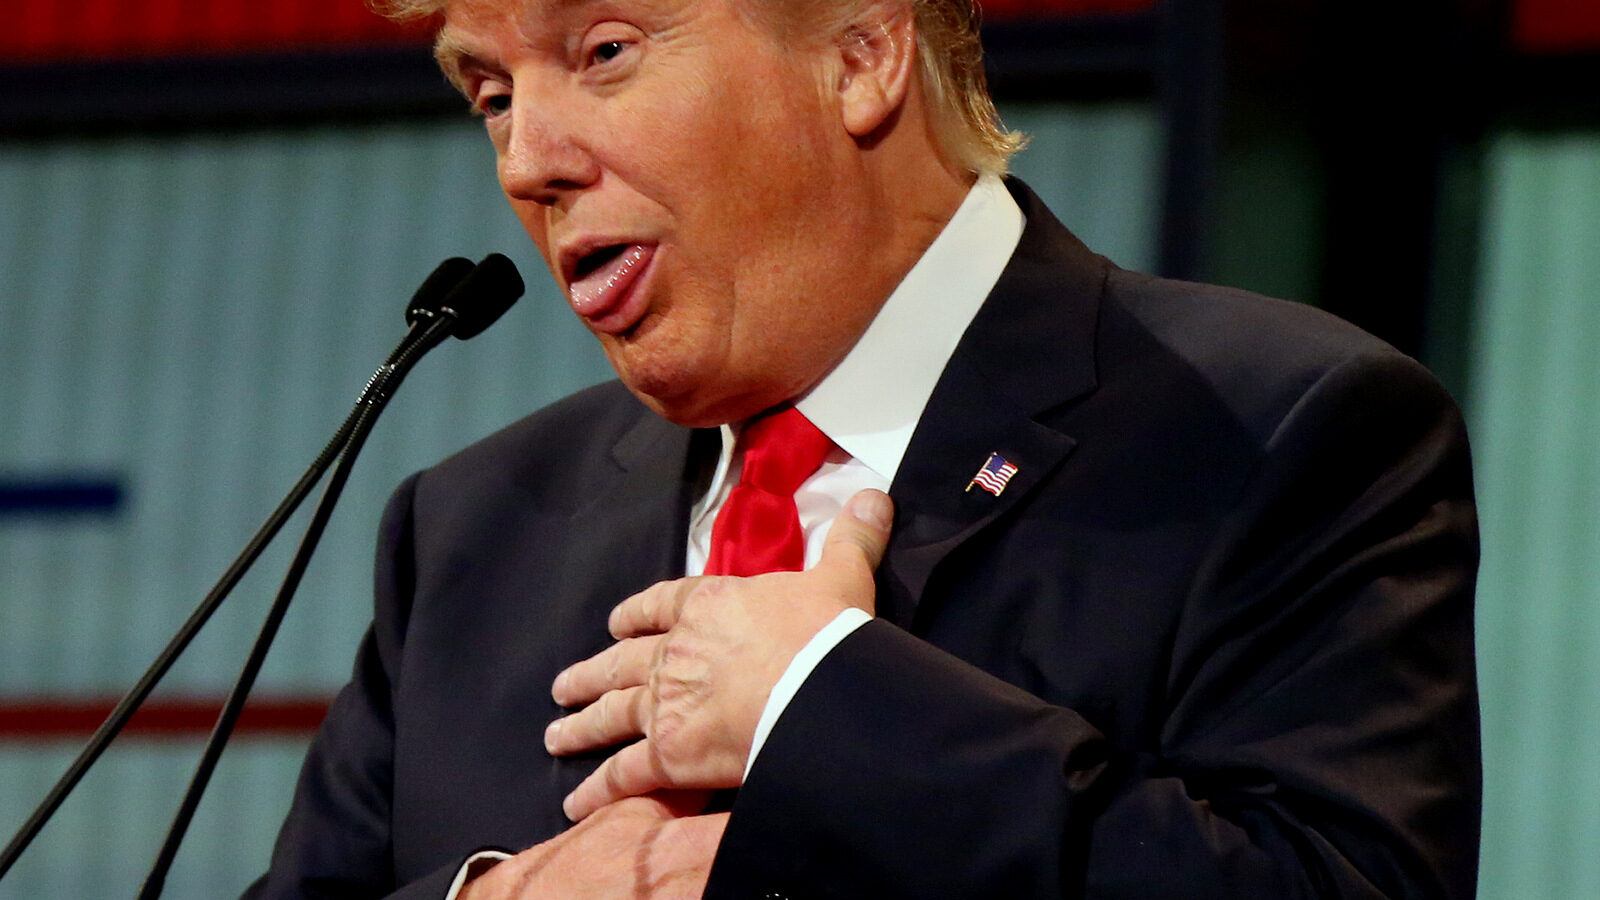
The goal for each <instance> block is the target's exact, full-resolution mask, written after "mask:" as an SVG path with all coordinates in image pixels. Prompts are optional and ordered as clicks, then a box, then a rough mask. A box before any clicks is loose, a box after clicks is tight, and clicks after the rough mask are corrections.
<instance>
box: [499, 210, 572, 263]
mask: <svg viewBox="0 0 1600 900" xmlns="http://www.w3.org/2000/svg"><path fill="white" fill-rule="evenodd" d="M510 203H511V211H512V213H514V214H515V215H516V217H517V221H518V222H521V223H522V230H523V231H526V232H527V233H528V237H529V238H531V239H532V240H533V245H534V246H535V247H537V248H539V255H540V256H542V257H544V264H545V266H546V267H548V268H549V269H550V273H551V274H552V275H555V276H556V280H557V281H560V276H559V275H558V274H557V273H556V265H555V259H554V257H553V255H552V253H551V250H550V240H549V237H550V233H549V225H548V221H547V219H546V212H545V208H544V207H543V206H540V205H539V204H537V203H528V202H525V201H519V200H511V201H510Z"/></svg>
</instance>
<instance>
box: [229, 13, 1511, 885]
mask: <svg viewBox="0 0 1600 900" xmlns="http://www.w3.org/2000/svg"><path fill="white" fill-rule="evenodd" d="M442 6H443V8H442V12H443V26H442V30H441V33H440V38H439V55H440V59H441V62H442V64H443V67H444V69H445V71H446V73H447V74H448V75H449V76H450V77H451V79H452V80H453V81H454V82H455V83H456V84H457V85H458V86H460V88H461V89H462V91H463V92H464V93H465V94H466V96H467V97H468V98H469V99H470V100H471V101H472V103H473V106H474V108H475V109H476V110H477V111H478V112H479V113H481V114H482V115H483V116H484V118H485V120H486V126H487V129H488V132H489V136H490V138H491V140H492V141H493V143H494V145H495V149H496V152H497V157H498V166H499V175H500V180H501V184H502V186H503V187H504V189H505V192H506V194H507V196H508V198H509V199H510V202H511V204H512V207H513V209H514V210H515V211H516V212H517V214H518V216H519V217H520V219H521V221H522V222H523V224H524V225H525V227H526V228H527V230H528V233H529V234H530V236H531V237H532V238H533V240H534V242H535V244H537V245H538V247H539V249H540V251H541V253H542V254H543V255H544V257H545V260H546V262H547V263H548V264H549V266H550V268H551V271H552V272H553V273H554V275H555V277H556V279H557V281H558V283H559V284H560V285H561V287H562V288H563V289H564V290H565V291H566V293H567V296H568V298H569V301H570V303H571V305H572V307H573V309H574V311H575V312H576V313H577V314H578V315H579V316H580V317H581V318H582V319H583V320H584V322H585V323H586V324H587V325H588V326H589V328H590V329H591V330H592V331H593V332H594V333H595V334H596V335H597V337H598V338H599V340H600V341H601V344H602V346H603V347H604V348H605V351H606V353H607V355H608V357H609V358H610V360H611V362H612V364H613V365H614V367H615V368H616V370H617V372H618V374H619V375H620V376H621V384H622V385H623V386H625V387H626V390H623V388H622V387H619V386H618V385H615V384H613V385H605V386H601V387H598V388H594V389H591V390H589V391H586V392H583V393H581V394H579V395H577V396H575V397H573V398H569V399H568V400H567V401H563V402H562V403H560V404H557V405H556V406H554V407H551V408H550V409H548V410H545V411H543V412H541V413H539V414H536V415H535V416H533V417H530V418H529V419H527V420H525V421H524V422H521V423H518V424H517V425H514V426H512V427H511V428H509V429H507V430H506V431H504V432H502V433H500V434H498V435H496V436H493V437H491V438H489V439H487V440H486V441H484V442H482V443H480V444H478V445H476V446H474V447H473V448H469V449H468V450H467V451H464V452H463V453H462V454H460V455H458V456H457V457H454V458H452V459H451V460H447V461H446V462H444V463H442V464H440V465H439V466H438V467H435V468H434V469H431V470H429V471H427V472H424V473H421V474H420V475H419V476H414V477H413V478H412V479H411V480H409V481H408V482H406V484H404V485H403V486H402V487H401V489H400V490H399V492H397V494H396V497H395V499H394V500H393V501H392V502H391V504H390V508H389V511H388V513H387V514H386V516H385V521H384V524H383V528H382V537H381V549H380V557H379V577H378V598H377V616H376V618H375V620H374V625H373V629H372V631H371V632H370V634H369V636H368V638H367V640H366V641H365V643H364V644H363V647H362V650H361V653H360V656H359V658H358V661H357V666H356V673H355V678H354V680H353V681H352V683H351V685H350V686H349V687H348V688H346V690H345V691H344V692H343V693H341V695H340V697H339V699H338V701H337V702H336V703H335V705H334V708H333V709H332V711H331V712H330V715H329V719H328V722H327V723H326V724H325V725H324V728H323V731H322V733H321V735H320V736H319V738H318V740H317V742H316V743H315V745H314V746H313V748H312V750H311V753H310V755H309V757H308V760H307V763H306V768H305V771H304V772H303V774H302V779H301V784H300V787H299V790H298V792H297V796H296V800H295V805H294V808H293V810H292V811H291V813H290V816H289V820H288V822H287V823H286V825H285V828H284V832H283V834H282V835H281V837H280V839H279V843H278V846H277V849H276V850H275V853H274V858H273V865H272V870H271V871H270V872H269V874H268V876H267V877H266V878H265V879H263V881H262V882H261V883H260V884H258V885H257V887H256V888H255V889H254V890H255V892H256V895H257V896H269V897H305V896H329V897H360V896H384V895H391V894H392V895H393V896H397V897H441V896H446V895H447V894H449V893H451V892H459V894H458V895H459V896H462V897H471V898H484V897H488V898H495V897H566V896H600V897H614V896H637V897H645V896H663V897H683V896H698V895H700V894H701V893H702V892H703V893H704V894H705V895H706V896H715V897H763V896H766V897H892V896H906V897H979V896H983V897H1045V896H1079V895H1087V896H1130V897H1158V896H1172V897H1202V896H1219V897H1221V896H1265V897H1278V896H1311V895H1321V896H1402V895H1403V896H1430V897H1460V896H1467V895H1470V894H1471V893H1472V891H1473V889H1474V881H1475V867H1476V850H1477V822H1478V791H1479V779H1480V775H1479V768H1478V745H1477V719H1476V716H1477V712H1476V694H1475V688H1474V684H1473V670H1472V637H1471V599H1472V581H1473V572H1474V568H1475V562H1476V554H1477V545H1476V526H1475V519H1474V513H1473V506H1472V500H1471V485H1470V473H1469V467H1468V462H1467V456H1466V446H1465V438H1464V435H1463V431H1462V427H1461V423H1460V419H1459V416H1458V415H1457V414H1456V412H1455V410H1454V408H1453V406H1452V405H1451V404H1450V402H1449V400H1448V398H1447V397H1445V395H1444V394H1443V392H1442V391H1441V390H1440V389H1439V388H1438V386H1437V385H1436V384H1435V383H1434V382H1433V380H1432V379H1431V378H1430V377H1429V376H1428V375H1427V374H1426V373H1425V372H1423V371H1422V370H1421V368H1420V367H1419V366H1417V365H1416V364H1415V363H1413V362H1412V361H1410V360H1408V359H1406V358H1404V357H1402V356H1401V355H1399V354H1397V353H1395V352H1394V351H1393V350H1391V349H1389V348H1387V347H1386V346H1384V345H1382V344H1381V343H1379V342H1377V341H1375V340H1373V339H1372V338H1370V337H1367V336H1365V335H1363V334H1361V333H1359V332H1357V331H1355V330H1354V329H1352V328H1350V327H1348V326H1346V325H1343V324H1342V323H1339V322H1337V321H1335V320H1332V319H1330V318H1328V317H1326V316H1323V315H1321V314H1319V313H1316V312H1315V311H1312V310H1308V309H1305V308H1303V307H1297V306H1292V305H1289V304H1282V303H1278V302H1276V301H1269V300H1264V299H1261V298H1257V297H1253V296H1249V295H1244V294H1241V293H1238V292H1232V291H1226V290H1222V289H1215V288H1207V287H1203V286H1197V285H1183V284H1175V283H1170V282H1165V281H1162V280H1159V279H1153V278H1148V277H1145V276H1139V275H1134V274H1131V273H1126V272H1122V271H1120V270H1118V269H1116V268H1115V267H1113V266H1111V265H1110V264H1109V263H1108V262H1106V261H1105V260H1103V259H1101V258H1099V257H1096V256H1094V255H1093V254H1091V253H1089V252H1088V251H1087V250H1086V249H1084V248H1083V247H1082V245H1081V244H1079V243H1078V242H1077V241H1076V240H1075V239H1074V238H1072V236H1071V235H1069V234H1068V233H1067V232H1066V231H1065V230H1064V229H1063V228H1062V227H1061V226H1060V225H1059V224H1058V223H1057V222H1056V221H1055V220H1054V219H1053V218H1052V217H1051V216H1050V214H1049V212H1048V211H1047V210H1045V209H1044V208H1043V207H1042V205H1040V204H1039V202H1038V200H1037V199H1036V198H1034V197H1033V196H1032V195H1031V194H1030V193H1029V192H1028V191H1027V189H1026V188H1025V187H1023V186H1021V185H1020V184H1017V183H1014V182H1012V183H1009V184H1006V185H1002V184H1001V182H1000V181H999V180H998V178H996V177H995V175H996V173H998V172H999V171H1001V170H1002V169H1003V167H1004V163H1005V158H1006V155H1007V154H1008V153H1009V152H1010V151H1011V150H1012V149H1014V147H1015V141H1014V139H1012V138H1011V137H1010V136H1009V135H1007V134H1006V133H1005V132H1003V131H1002V130H1000V129H999V128H998V127H997V126H996V125H995V120H994V116H993V110H992V107H991V106H990V105H989V103H988V99H987V97H986V96H985V95H984V93H983V89H982V76H981V67H980V65H979V61H978V50H977V43H976V32H975V30H974V27H973V25H972V21H971V10H970V8H969V7H968V6H967V5H966V3H965V2H964V0H826V2H816V3H800V2H798V0H793V2H791V0H444V2H443V4H442ZM641 404H642V405H641ZM796 411H797V412H796ZM799 414H803V416H804V419H800V416H799ZM796 420H799V421H800V422H801V423H802V424H799V425H796V426H795V427H797V428H808V427H810V426H806V425H804V424H803V423H804V421H805V420H809V421H810V422H811V423H814V425H815V426H816V428H817V429H820V431H821V433H822V434H823V435H825V437H826V439H827V440H825V441H823V442H822V443H821V444H820V445H819V446H820V450H819V451H818V456H819V458H820V459H821V463H820V468H818V467H817V463H815V462H812V463H808V464H807V465H806V466H805V467H803V469H804V471H802V472H800V473H799V475H798V476H797V478H798V479H799V481H800V483H799V486H798V488H794V487H785V488H783V489H782V490H781V491H779V490H777V489H771V490H770V491H769V493H775V494H781V495H783V497H782V501H783V502H784V503H787V502H789V497H788V494H789V493H790V492H792V494H793V502H794V505H795V511H794V512H791V513H789V514H788V515H789V517H790V519H791V520H792V521H793V520H796V519H797V521H798V524H797V525H795V526H794V531H793V533H791V534H790V535H789V536H788V537H785V538H784V540H786V541H790V542H791V543H792V544H793V547H790V548H789V549H790V550H792V551H793V552H794V553H796V554H802V553H803V556H804V562H805V565H806V569H805V571H803V572H797V571H778V572H773V573H771V574H749V575H743V574H721V575H716V576H702V577H691V578H680V577H679V576H682V575H684V574H686V573H687V574H689V575H699V574H700V573H701V572H704V571H712V572H719V573H723V572H735V573H738V572H741V571H744V570H741V569H739V568H738V567H728V566H726V565H725V564H724V563H725V561H726V559H727V558H728V556H729V554H730V553H732V552H733V551H729V550H728V549H727V548H728V547H729V546H732V544H730V540H731V539H730V538H728V537H727V532H725V531H724V530H723V529H724V526H723V525H722V524H721V523H722V522H723V521H725V519H724V516H725V514H726V515H727V516H728V518H732V517H733V514H731V513H730V512H729V511H730V510H731V509H733V508H735V507H738V506H740V504H742V503H744V502H745V501H743V500H739V499H737V498H736V495H738V494H739V492H740V491H741V490H742V489H744V488H745V487H746V484H745V476H746V475H749V476H750V478H751V479H752V480H754V479H755V478H756V477H757V476H756V475H755V472H756V470H757V469H758V468H760V467H764V466H767V465H768V462H767V461H766V460H767V459H768V457H767V456H766V454H768V453H769V452H776V451H773V450H772V448H773V447H788V446H789V445H791V444H793V443H796V442H797V441H799V440H800V438H798V437H797V438H795V439H793V440H791V439H789V438H784V439H783V440H773V441H768V440H767V439H766V437H765V436H766V435H768V434H770V433H772V432H773V431H774V429H776V428H777V427H778V426H777V424H776V423H779V422H780V421H781V422H785V423H794V422H796ZM783 427H785V428H788V427H789V425H788V424H785V425H784V426H783ZM795 434H797V435H798V434H800V432H795ZM807 440H809V438H807ZM812 470H815V471H812ZM807 473H810V474H807ZM874 488H876V489H877V490H873V489H874ZM863 489H866V490H863ZM884 489H887V490H888V493H889V496H890V497H892V498H893V501H892V504H891V502H890V500H889V499H888V497H885V496H884V495H883V494H882V493H880V492H879V491H882V490H884ZM891 522H892V524H891ZM733 543H737V542H736V541H735V542H733ZM785 552H789V551H788V550H786V551H785ZM798 565H799V563H798V562H796V563H795V564H794V565H788V566H784V565H780V566H778V568H790V569H793V568H797V567H798ZM769 568H772V567H770V566H764V567H757V568H754V569H751V570H749V571H753V572H763V571H767V569H769ZM870 613H875V614H876V618H874V617H873V616H872V615H870ZM568 711H570V714H566V713H568ZM547 726H548V727H547ZM541 732H542V733H543V740H542V742H541V740H540V739H539V737H538V735H539V734H540V733H541ZM541 743H542V745H541ZM618 746H622V747H623V749H621V750H617V749H616V748H617V747H618ZM728 788H738V791H737V794H736V795H734V796H733V798H732V800H731V809H729V800H728V796H729V795H728V794H726V793H724V794H719V795H715V796H713V795H712V794H711V793H710V792H712V791H717V790H720V789H728ZM572 821H576V822H577V824H576V825H573V824H572ZM484 847H495V848H498V850H497V851H494V852H489V853H478V852H476V851H478V850H480V849H482V848H484Z"/></svg>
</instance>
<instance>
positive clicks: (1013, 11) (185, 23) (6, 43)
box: [0, 0, 1592, 62]
mask: <svg viewBox="0 0 1600 900" xmlns="http://www.w3.org/2000/svg"><path fill="white" fill-rule="evenodd" d="M1542 2H1555V3H1559V2H1562V0H1542ZM1572 2H1574V3H1578V2H1584V3H1588V2H1592V0H1572ZM980 3H981V6H982V9H983V14H984V17H985V18H986V19H988V20H991V21H1005V20H1015V19H1029V18H1034V19H1039V18H1055V17H1062V16H1077V15H1100V14H1125V13H1138V12H1144V11H1146V10H1149V9H1151V8H1152V7H1154V6H1155V4H1156V0H980ZM17 5H18V6H20V9H17V10H8V13H10V15H9V17H8V20H7V21H6V23H5V25H4V26H3V27H0V62H4V61H11V62H23V61H41V60H72V59H127V58H142V57H152V56H190V55H196V54H203V55H217V54H224V55H225V54H230V53H250V52H261V51H283V50H317V49H326V48H350V47H370V46H381V45H393V44H418V43H427V41H428V40H429V39H430V36H431V28H430V27H429V26H428V25H427V24H412V25H404V26H402V25H397V24H395V23H393V22H390V21H388V20H386V19H384V18H383V17H382V16H379V15H378V14H377V13H374V12H372V11H371V10H370V9H368V8H367V6H366V0H27V2H24V3H21V4H17Z"/></svg>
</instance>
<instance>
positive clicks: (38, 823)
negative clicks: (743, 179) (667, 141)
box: [0, 257, 473, 878]
mask: <svg viewBox="0 0 1600 900" xmlns="http://www.w3.org/2000/svg"><path fill="white" fill-rule="evenodd" d="M463 266H464V267H465V268H463ZM472 268H473V267H472V264H471V263H470V262H469V261H467V260H465V259H461V258H460V257H454V258H451V259H448V260H445V261H444V262H443V263H441V264H440V265H439V267H438V268H436V269H435V270H434V271H433V273H432V274H430V275H429V276H428V278H427V279H426V280H425V281H424V282H423V284H422V286H421V287H419V288H418V289H417V292H416V295H415V296H414V297H413V298H412V301H411V309H409V310H408V313H407V317H408V318H413V313H415V314H416V315H415V318H413V321H414V322H415V324H414V325H413V327H412V329H411V331H410V332H408V333H407V335H406V338H405V340H403V341H402V342H401V344H400V346H399V347H398V348H396V349H395V352H394V353H393V354H391V355H390V357H389V360H388V361H387V362H386V363H385V364H384V366H383V367H381V368H379V369H378V371H377V372H375V373H374V374H373V376H372V378H371V379H369V380H368V382H367V386H366V388H365V389H364V390H363V391H362V394H361V398H360V399H359V400H358V401H357V403H356V406H355V408H354V409H352V410H351V411H350V415H349V416H347V417H346V418H345V420H344V422H343V424H341V425H340V426H339V430H338V431H337V432H335V433H334V436H333V438H332V440H330V441H328V443H327V445H326V446H324V447H323V448H322V451H321V452H320V453H318V454H317V457H316V459H315V460H313V461H312V463H311V465H310V467H308V468H307V469H306V471H305V474H303V475H301V476H300V480H299V481H297V482H295V485H294V487H293V488H290V490H289V493H288V495H287V496H285V497H284V498H283V501H282V502H281V503H279V504H278V507H277V508H276V509H274V510H273V511H272V514H271V515H269V516H267V520H266V521H265V522H263V523H262V525H261V527H260V528H259V529H257V530H256V533H255V534H254V535H253V536H251V538H250V540H249V541H248V542H247V543H246V544H245V546H244V549H243V550H241V551H240V552H239V555H238V557H236V558H235V559H234V561H233V563H232V564H231V565H229V566H228V568H227V570H226V571H224V572H223V573H222V577H221V578H219V579H218V580H217V583H216V584H215V585H213V586H212V588H211V590H210V591H209V592H207V593H206V596H205V599H203V600H201V601H200V605H199V606H198V607H196V608H195V611H194V612H193V613H191V614H190V615H189V618H188V619H187V620H185V621H184V623H183V625H182V626H181V627H179V629H178V631H177V633H176V634H174V635H173V636H172V639H171V640H170V641H168V642H167V646H166V647H165V648H163V649H162V651H161V652H160V653H159V654H158V655H157V656H156V658H155V661H154V662H152V663H151V664H150V667H149V668H148V669H146V670H145V672H144V675H142V676H141V677H140V678H139V680H138V681H137V682H136V683H135V684H134V685H133V687H132V688H130V689H129V690H128V692H127V693H126V694H124V695H123V697H122V699H121V700H120V701H118V702H117V705H116V706H115V707H114V708H113V709H112V710H111V713H110V715H108V716H106V719H105V721H104V722H102V723H100V727H99V728H97V729H96V730H95V732H94V734H93V735H92V736H91V737H90V738H89V741H88V743H86V744H85V745H84V748H83V750H81V751H80V752H79V753H78V756H77V758H76V759H74V760H73V761H72V764H71V765H70V766H68V767H67V771H66V772H65V773H63V774H62V776H61V778H60V779H59V780H57V781H56V783H55V785H54V786H53V787H51V788H50V792H49V793H48V794H46V795H45V798H44V800H43V801H42V802H41V803H40V804H39V806H38V807H37V808H35V809H34V811H33V814H32V815H30V816H29V817H28V819H27V821H25V822H23V823H22V827H21V828H19V829H17V833H16V834H15V835H14V836H13V837H12V838H11V841H10V843H8V844H6V847H5V849H4V850H0V878H4V877H5V874H6V873H7V872H8V871H10V870H11V867H12V866H13V865H15V864H16V861H17V859H18V858H19V857H21V856H22V853H23V851H24V850H26V849H28V845H29V844H31V843H33V839H34V838H36V837H38V835H39V832H40V831H41V830H43V829H44V826H45V823H47V822H49V821H50V817H51V816H53V815H55V812H56V810H57V809H59V808H60V807H61V804H62V802H64V801H65V800H66V799H67V795H68V794H70V793H72V790H73V788H75V787H77V785H78V782H79V781H81V780H82V779H83V776H84V775H85V774H86V773H87V772H88V771H89V768H90V767H91V766H93V765H94V764H95V762H96V761H97V760H98V759H99V758H100V757H101V755H102V754H104V753H105V751H106V748H107V747H109V746H110V745H111V742H112V740H114V739H115V738H116V736H117V735H118V734H119V733H121V731H122V729H123V727H124V726H126V725H127V724H128V721H129V720H130V719H132V718H133V714H134V712H135V711H137V710H138V709H139V707H140V706H141V705H142V704H143V703H144V701H145V700H146V699H148V698H149V696H150V694H151V692H152V691H154V690H155V687H156V685H157V684H158V683H159V682H160V681H161V679H162V678H163V677H164V676H165V675H166V674H167V672H168V670H170V669H171V668H172V666H173V664H174V663H176V662H177V660H178V657H179V656H180V655H182V653H183V651H184V650H185V649H187V648H188V646H189V644H190V643H191V642H192V641H193V640H194V637H195V635H196V634H199V632H200V629H201V628H204V627H205V624H206V622H208V621H210V619H211V616H212V614H213V613H215V612H216V611H217V608H218V607H220V606H221V605H222V601H224V600H226V599H227V597H228V594H229V593H231V592H232V591H233V589H234V587H235V586H237V585H238V583H239V581H240V579H242V578H244V575H245V573H246V572H248V571H249V570H250V567H251V566H252V565H254V564H255V561H256V559H257V558H258V557H260V556H261V553H262V551H263V550H265V549H266V547H267V545H268V544H270V543H271V542H272V539H273V538H275V537H276V536H277V534H278V532H279V531H281V530H282V529H283V526H284V524H285V523H286V522H287V521H288V520H289V517H290V516H292V515H293V514H294V512H295V510H296V509H299V507H300V504H301V503H302V502H303V501H304V500H305V498H306V496H307V495H309V494H310V493H311V489H312V488H313V487H315V486H316V484H317V482H318V481H320V480H321V479H322V475H323V473H325V472H326V471H327V470H328V466H330V465H332V464H333V461H334V459H335V458H336V457H337V456H338V455H339V452H340V451H341V450H342V449H344V447H345V444H346V442H347V441H348V440H349V438H350V436H351V434H352V433H353V432H354V431H355V429H356V427H357V424H358V423H359V421H360V418H361V416H362V414H363V412H365V410H366V409H367V405H368V403H367V401H368V399H369V395H371V394H372V393H373V391H374V390H375V389H377V388H379V387H380V386H382V385H383V384H384V383H385V381H384V380H385V378H386V377H387V375H386V372H388V371H389V370H391V369H392V368H393V366H394V365H395V364H396V362H397V361H398V360H399V359H400V358H401V357H402V356H404V355H405V354H406V351H408V350H409V349H411V348H412V347H414V346H416V345H418V344H420V342H421V337H420V335H421V334H425V333H427V332H428V331H429V329H431V328H432V327H435V326H437V324H438V322H440V321H451V320H450V319H442V320H441V319H438V318H434V316H435V312H434V308H435V307H436V306H437V304H438V303H439V302H440V300H441V299H442V298H445V297H446V295H447V294H448V293H449V292H450V290H451V289H452V288H454V287H456V286H457V285H458V284H459V283H460V282H462V281H463V280H464V278H465V276H466V275H467V274H469V273H470V271H471V270H472ZM442 338H443V336H442V335H441V336H440V338H439V339H441V340H442ZM434 343H438V340H435V341H434ZM419 355H420V354H419ZM414 363H415V357H413V358H412V364H414ZM406 368H407V369H409V368H410V365H409V364H408V365H407V367H406ZM369 427H370V426H369Z"/></svg>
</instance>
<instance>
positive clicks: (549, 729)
mask: <svg viewBox="0 0 1600 900" xmlns="http://www.w3.org/2000/svg"><path fill="white" fill-rule="evenodd" d="M560 735H561V720H560V719H557V720H555V721H554V722H551V723H550V724H549V725H546V726H545V727H544V748H545V749H546V750H549V751H551V752H552V753H553V752H555V748H556V738H557V737H560Z"/></svg>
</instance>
